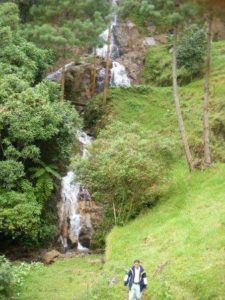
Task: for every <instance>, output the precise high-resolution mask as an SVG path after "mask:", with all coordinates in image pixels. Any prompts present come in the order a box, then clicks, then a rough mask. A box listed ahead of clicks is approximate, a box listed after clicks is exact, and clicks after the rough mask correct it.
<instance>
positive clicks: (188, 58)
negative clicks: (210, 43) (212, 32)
mask: <svg viewBox="0 0 225 300" xmlns="http://www.w3.org/2000/svg"><path fill="white" fill-rule="evenodd" d="M206 45H207V37H206V33H205V29H204V28H201V27H199V26H198V25H197V24H193V25H189V26H188V27H186V28H184V31H183V33H182V35H181V37H180V39H179V40H178V47H177V65H178V67H184V68H185V69H186V70H187V71H188V73H189V74H190V75H191V78H194V77H196V76H198V75H199V74H201V73H202V71H203V64H204V61H205V55H206Z"/></svg>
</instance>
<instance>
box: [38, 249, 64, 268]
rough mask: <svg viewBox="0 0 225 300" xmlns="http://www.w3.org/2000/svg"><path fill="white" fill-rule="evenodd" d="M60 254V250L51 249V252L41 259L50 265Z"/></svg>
mask: <svg viewBox="0 0 225 300" xmlns="http://www.w3.org/2000/svg"><path fill="white" fill-rule="evenodd" d="M59 256H60V252H58V251H57V250H51V251H49V252H46V253H45V254H44V255H43V256H42V257H41V260H42V262H43V263H44V264H46V265H48V264H51V263H53V262H55V261H56V260H57V258H58V257H59Z"/></svg>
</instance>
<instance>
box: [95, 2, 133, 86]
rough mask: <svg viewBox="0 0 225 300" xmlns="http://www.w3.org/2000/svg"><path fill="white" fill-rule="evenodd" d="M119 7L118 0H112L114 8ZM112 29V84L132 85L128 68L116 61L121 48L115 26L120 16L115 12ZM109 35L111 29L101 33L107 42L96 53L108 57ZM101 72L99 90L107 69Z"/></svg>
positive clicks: (101, 36)
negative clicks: (117, 40)
mask: <svg viewBox="0 0 225 300" xmlns="http://www.w3.org/2000/svg"><path fill="white" fill-rule="evenodd" d="M116 7H117V2H116V0H112V8H116ZM110 26H111V31H112V37H111V44H110V58H111V59H112V68H111V71H110V78H111V79H110V86H130V85H131V80H130V78H129V77H128V74H127V71H126V68H125V67H124V66H123V65H122V64H120V63H119V62H117V61H116V59H117V58H119V56H120V50H119V45H117V43H116V36H115V30H114V29H115V28H116V26H118V18H117V14H116V13H113V18H112V22H111V25H110ZM108 36H109V29H107V30H105V31H104V32H103V33H102V34H101V35H100V38H101V39H103V41H104V42H105V44H104V45H103V47H99V48H97V49H96V54H97V56H100V57H106V55H107V48H108V45H107V41H108ZM99 74H100V75H98V77H97V79H99V81H98V90H101V88H102V86H103V84H102V74H105V69H104V68H102V69H101V70H100V71H99Z"/></svg>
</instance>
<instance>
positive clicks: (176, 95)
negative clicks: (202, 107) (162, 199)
mask: <svg viewBox="0 0 225 300" xmlns="http://www.w3.org/2000/svg"><path fill="white" fill-rule="evenodd" d="M177 30H178V29H177V26H175V27H174V29H173V61H172V69H173V97H174V103H175V108H176V115H177V121H178V128H179V131H180V136H181V140H182V144H183V148H184V153H185V157H186V160H187V163H188V167H189V169H190V171H193V170H194V166H193V158H192V155H191V151H190V147H189V143H188V140H187V136H186V132H185V128H184V121H183V117H182V112H181V107H180V98H179V93H178V84H177Z"/></svg>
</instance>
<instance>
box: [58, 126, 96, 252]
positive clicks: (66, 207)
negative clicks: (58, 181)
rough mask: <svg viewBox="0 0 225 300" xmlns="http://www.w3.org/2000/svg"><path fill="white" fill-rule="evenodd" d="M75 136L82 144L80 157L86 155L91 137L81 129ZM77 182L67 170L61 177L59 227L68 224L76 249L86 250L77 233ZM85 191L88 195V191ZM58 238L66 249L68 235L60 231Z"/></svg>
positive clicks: (74, 176)
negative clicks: (76, 243)
mask: <svg viewBox="0 0 225 300" xmlns="http://www.w3.org/2000/svg"><path fill="white" fill-rule="evenodd" d="M76 138H77V139H78V141H79V142H80V143H81V145H82V157H83V158H85V157H87V155H88V151H87V149H86V147H87V146H88V145H89V144H90V143H91V141H92V138H91V137H90V136H88V135H87V134H85V133H84V132H82V131H77V134H76ZM81 188H82V187H81V186H80V184H79V182H77V181H76V175H75V174H74V173H73V172H72V171H69V172H68V173H67V175H66V176H65V177H63V179H62V189H61V201H62V202H61V206H60V214H59V227H60V228H63V225H64V224H67V225H68V227H69V228H68V229H67V233H68V232H69V236H70V238H71V237H72V238H73V239H74V240H77V241H78V246H77V250H87V248H85V247H83V246H82V245H81V244H80V242H79V233H80V230H81V216H80V214H79V213H78V195H79V192H80V190H81ZM85 193H86V194H87V195H88V196H89V197H90V195H89V194H88V192H87V191H86V190H85ZM60 240H61V243H62V246H63V248H64V249H68V236H65V235H64V234H63V233H61V236H60Z"/></svg>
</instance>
